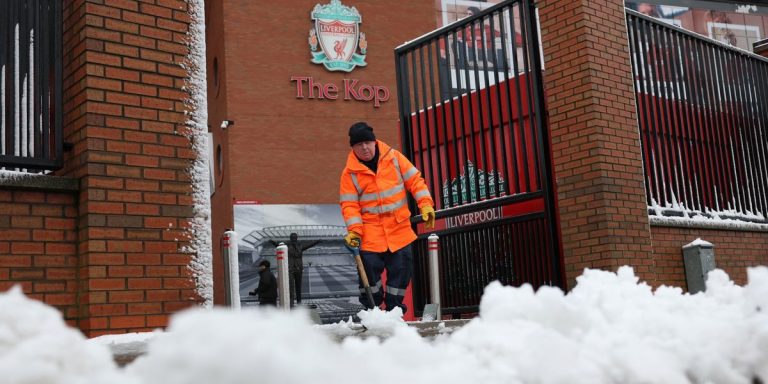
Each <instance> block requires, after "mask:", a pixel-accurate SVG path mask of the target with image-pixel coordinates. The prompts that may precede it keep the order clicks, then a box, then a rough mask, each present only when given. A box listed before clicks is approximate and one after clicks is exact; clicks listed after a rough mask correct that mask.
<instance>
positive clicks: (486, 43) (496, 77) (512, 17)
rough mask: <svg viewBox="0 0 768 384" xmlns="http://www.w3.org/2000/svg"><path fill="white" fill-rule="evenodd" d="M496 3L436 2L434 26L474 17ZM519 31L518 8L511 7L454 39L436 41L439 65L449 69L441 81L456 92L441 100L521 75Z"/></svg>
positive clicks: (522, 64) (523, 67)
mask: <svg viewBox="0 0 768 384" xmlns="http://www.w3.org/2000/svg"><path fill="white" fill-rule="evenodd" d="M498 2H499V1H488V2H479V1H472V0H440V18H439V20H438V26H445V25H449V24H451V23H453V22H455V21H458V20H461V19H464V18H467V17H470V16H474V15H477V14H479V13H481V12H482V11H483V10H485V9H486V8H488V7H491V6H493V5H496V3H498ZM520 27H521V24H520V7H519V6H513V7H510V8H507V9H505V10H503V11H502V12H495V13H494V14H493V15H492V16H486V17H482V18H481V19H480V20H478V21H477V22H475V23H474V24H473V25H471V26H467V27H465V28H463V29H461V30H458V31H456V33H455V35H454V34H450V35H448V36H447V37H446V38H445V39H444V40H440V41H439V47H440V58H439V64H440V65H441V66H445V67H446V68H448V69H449V70H448V71H445V73H447V76H449V77H450V78H446V79H441V80H443V81H445V82H446V84H450V87H451V88H452V89H453V91H454V92H458V93H454V94H449V93H448V92H446V93H445V95H444V96H445V97H446V98H447V97H450V96H457V95H458V94H459V93H461V90H466V89H473V90H474V89H482V88H485V87H486V86H489V85H493V84H496V83H497V82H499V81H501V80H504V79H505V78H507V77H514V76H515V75H516V74H517V73H520V72H523V71H525V69H526V68H525V62H524V60H525V54H524V52H523V50H524V46H523V39H522V34H521V31H520ZM504 71H505V72H507V73H506V75H504V74H503V72H504ZM486 75H487V76H486ZM486 83H487V84H486Z"/></svg>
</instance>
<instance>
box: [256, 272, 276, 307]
mask: <svg viewBox="0 0 768 384" xmlns="http://www.w3.org/2000/svg"><path fill="white" fill-rule="evenodd" d="M256 294H257V295H259V301H261V302H271V303H273V302H275V301H277V279H276V278H275V275H273V274H272V272H271V271H270V270H269V269H266V268H265V269H264V270H263V271H261V272H259V286H258V287H257V288H256Z"/></svg>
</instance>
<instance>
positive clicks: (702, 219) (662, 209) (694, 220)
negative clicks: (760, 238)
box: [648, 199, 768, 232]
mask: <svg viewBox="0 0 768 384" xmlns="http://www.w3.org/2000/svg"><path fill="white" fill-rule="evenodd" d="M648 212H649V215H648V219H649V221H650V223H651V225H658V226H667V227H685V228H703V229H722V230H731V231H760V232H768V224H763V223H760V222H761V221H762V222H764V221H765V216H763V215H762V214H760V213H757V214H755V213H752V212H739V211H736V210H713V209H708V208H707V209H706V211H705V212H701V211H697V210H693V209H689V208H687V207H685V205H684V204H682V203H674V204H670V203H669V202H667V203H666V204H665V205H663V206H662V205H660V204H659V203H657V202H656V201H655V200H653V199H651V205H649V206H648Z"/></svg>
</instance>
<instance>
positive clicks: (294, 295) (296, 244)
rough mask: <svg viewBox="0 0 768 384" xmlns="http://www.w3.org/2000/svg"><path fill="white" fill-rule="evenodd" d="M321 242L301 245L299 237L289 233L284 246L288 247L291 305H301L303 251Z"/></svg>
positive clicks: (275, 244)
mask: <svg viewBox="0 0 768 384" xmlns="http://www.w3.org/2000/svg"><path fill="white" fill-rule="evenodd" d="M321 241H322V240H317V241H314V242H311V243H302V242H301V241H299V235H298V234H296V233H291V235H290V240H288V243H287V244H286V245H287V246H288V286H289V288H290V291H291V304H293V303H294V302H296V304H301V283H302V275H303V274H304V251H306V250H307V249H310V248H312V247H314V246H316V245H317V244H319V243H320V242H321ZM269 242H270V243H272V245H274V246H275V247H277V246H278V245H279V244H278V243H277V242H276V241H273V240H270V241H269Z"/></svg>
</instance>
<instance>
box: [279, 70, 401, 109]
mask: <svg viewBox="0 0 768 384" xmlns="http://www.w3.org/2000/svg"><path fill="white" fill-rule="evenodd" d="M291 81H295V82H296V98H297V99H303V98H308V99H329V100H336V99H338V98H339V90H340V89H339V87H338V86H337V85H336V84H334V83H325V84H323V83H321V82H319V81H315V79H314V78H312V77H311V76H291ZM341 91H342V92H343V95H344V100H358V101H373V106H374V107H377V108H378V107H380V106H381V103H383V102H385V101H387V100H389V88H387V87H385V86H383V85H370V84H364V83H360V81H359V80H356V79H344V85H343V87H342V89H341Z"/></svg>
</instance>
